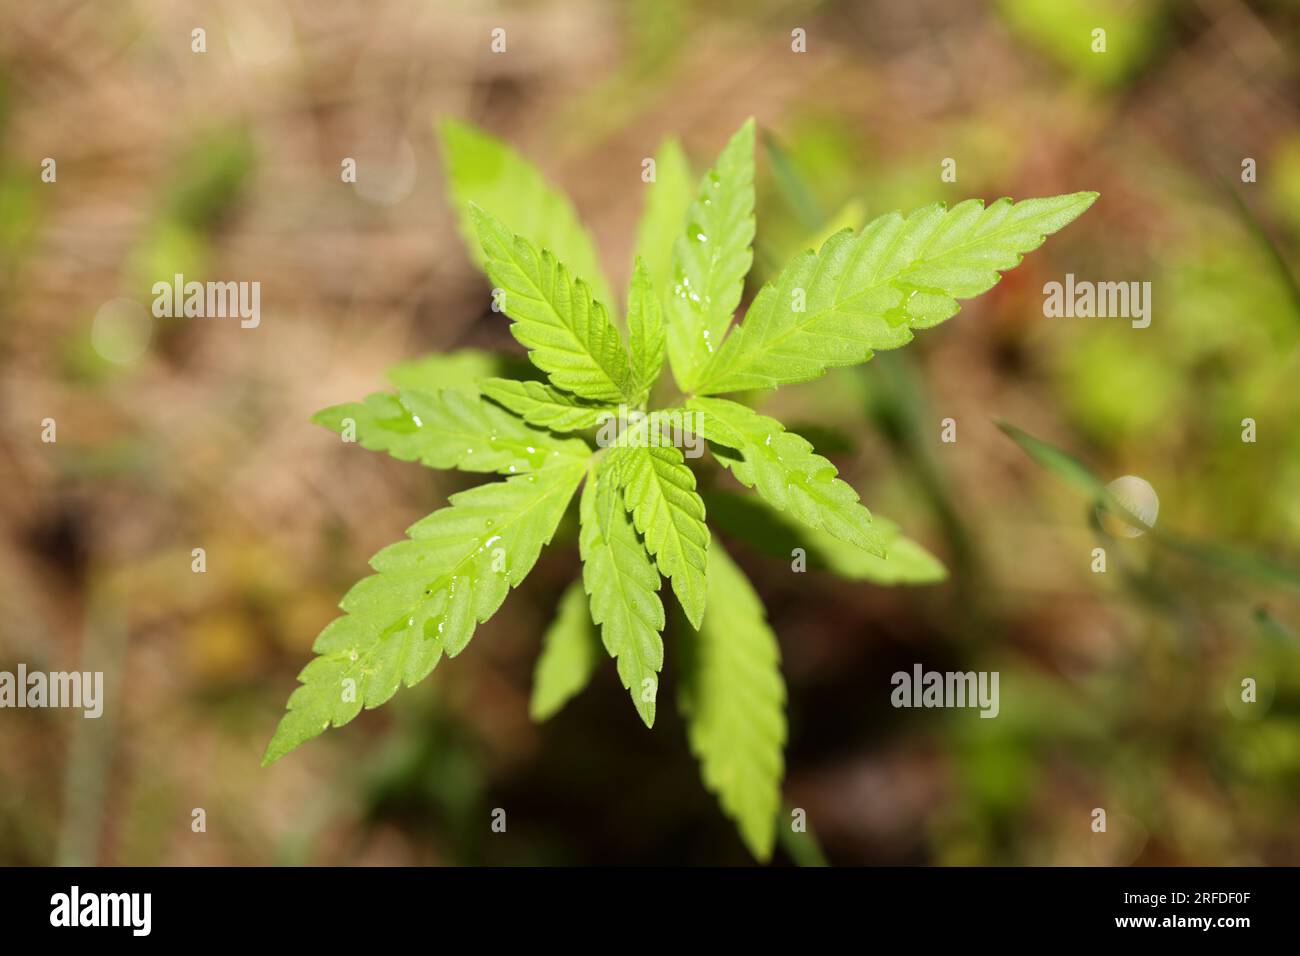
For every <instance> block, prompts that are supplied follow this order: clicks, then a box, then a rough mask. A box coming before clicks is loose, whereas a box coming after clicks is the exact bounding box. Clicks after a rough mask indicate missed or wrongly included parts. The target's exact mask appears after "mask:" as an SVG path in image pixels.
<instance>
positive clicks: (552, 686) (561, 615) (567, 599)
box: [528, 581, 600, 721]
mask: <svg viewBox="0 0 1300 956" xmlns="http://www.w3.org/2000/svg"><path fill="white" fill-rule="evenodd" d="M599 662H600V641H598V640H597V639H596V629H595V628H594V627H593V626H592V623H591V612H590V611H588V610H587V595H586V594H584V593H583V590H582V585H581V584H579V583H578V582H576V581H575V582H574V583H573V584H570V585H569V587H568V589H567V590H565V592H564V596H563V597H561V598H560V606H559V609H558V610H557V611H556V612H555V620H554V621H552V622H551V626H550V627H548V628H547V629H546V634H545V635H543V637H542V653H541V656H540V657H538V658H537V667H536V669H535V670H534V671H533V696H532V700H531V701H530V703H529V705H528V712H529V714H531V715H532V718H533V720H536V721H543V720H548V719H550V718H551V717H553V716H555V714H557V713H558V712H559V711H560V708H562V707H563V706H564V705H565V704H567V703H568V702H569V701H570V700H571V699H572V698H574V697H576V696H577V695H578V694H579V693H580V692H581V691H582V689H583V688H584V687H586V686H587V682H588V681H590V680H591V675H592V674H594V673H595V671H596V665H597V664H598V663H599Z"/></svg>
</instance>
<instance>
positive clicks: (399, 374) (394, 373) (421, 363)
mask: <svg viewBox="0 0 1300 956" xmlns="http://www.w3.org/2000/svg"><path fill="white" fill-rule="evenodd" d="M508 365H509V362H508V361H507V360H506V358H505V356H503V355H498V354H496V353H495V352H484V351H482V350H480V349H460V350H458V351H456V352H433V353H431V354H429V355H422V356H420V357H419V358H418V359H411V360H410V361H409V362H401V363H399V364H397V365H394V366H393V367H392V368H390V369H389V370H388V380H389V381H390V382H392V383H393V385H394V387H396V388H398V389H400V390H401V391H419V392H436V391H440V390H441V389H444V388H454V389H456V390H457V391H459V392H468V393H469V394H471V395H477V394H478V391H479V390H478V382H479V380H480V379H484V378H487V377H489V376H491V375H504V374H506V371H507V367H508Z"/></svg>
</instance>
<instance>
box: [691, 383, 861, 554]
mask: <svg viewBox="0 0 1300 956" xmlns="http://www.w3.org/2000/svg"><path fill="white" fill-rule="evenodd" d="M687 404H688V405H689V407H690V408H692V409H695V410H697V411H700V412H702V413H703V414H704V421H705V425H704V430H705V435H706V436H707V437H708V438H709V440H710V442H716V441H721V442H723V445H721V446H719V445H717V444H715V445H714V446H713V452H714V455H716V456H717V459H718V461H720V462H722V464H723V465H725V466H726V467H727V468H730V469H731V472H732V474H734V475H735V476H736V480H738V481H739V482H740V483H741V484H742V485H744V486H745V487H746V488H753V489H755V490H756V491H757V492H758V493H759V495H761V496H762V497H763V498H764V499H766V500H767V501H768V502H769V503H770V504H771V505H772V506H773V507H775V508H776V509H777V510H779V511H784V512H788V513H789V514H790V515H791V516H792V517H794V518H797V519H798V520H799V521H802V522H803V523H804V524H806V525H808V526H809V527H810V528H815V529H817V530H820V531H825V532H826V533H828V534H830V535H832V536H833V537H836V538H839V539H840V540H841V541H847V542H848V543H849V544H852V545H854V546H856V547H858V548H861V549H863V550H865V551H869V552H870V553H872V554H875V555H878V556H881V557H883V556H884V554H885V544H884V538H883V536H882V535H881V533H880V530H879V529H878V528H876V527H875V526H874V525H873V524H872V522H871V512H869V511H867V509H866V508H864V507H863V506H862V505H861V504H859V503H858V493H857V492H856V491H854V490H853V488H852V487H851V486H849V485H848V484H846V483H845V482H843V481H840V480H839V479H838V478H836V477H835V476H836V475H837V474H838V472H837V470H836V468H835V466H834V465H832V464H831V463H830V462H829V461H827V460H826V459H825V458H823V457H822V456H821V455H818V454H816V453H815V452H814V451H813V447H812V445H810V444H809V443H808V442H807V441H806V440H804V439H803V438H801V437H800V436H799V435H796V434H795V433H794V432H789V431H786V430H785V426H784V425H782V424H781V423H780V422H778V421H777V420H776V419H775V418H768V417H766V416H765V415H760V414H758V413H757V412H755V411H753V410H752V409H749V408H746V407H745V406H744V405H737V404H736V403H735V402H729V401H727V400H726V399H723V398H693V399H691V400H690V401H689V402H688V403H687ZM715 436H716V437H715Z"/></svg>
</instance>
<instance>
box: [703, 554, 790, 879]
mask: <svg viewBox="0 0 1300 956" xmlns="http://www.w3.org/2000/svg"><path fill="white" fill-rule="evenodd" d="M682 643H683V651H684V652H685V653H684V654H683V659H684V660H683V663H684V667H683V680H682V692H681V709H682V714H683V716H684V717H685V718H686V730H687V736H688V737H689V739H690V744H691V751H692V752H693V753H694V754H695V756H696V757H697V758H698V759H699V761H700V771H701V774H702V776H703V778H704V785H705V786H706V787H707V788H708V789H709V790H710V791H712V792H713V793H715V794H716V795H717V797H718V801H719V803H721V804H722V810H723V812H724V813H725V814H726V815H727V816H728V817H730V818H731V819H732V820H733V821H735V823H736V826H737V828H738V829H739V830H740V835H741V838H742V839H743V840H744V841H745V845H746V846H747V847H749V850H750V852H751V853H753V854H754V856H755V857H757V858H758V859H759V860H763V861H766V860H768V859H770V858H771V856H772V845H773V842H774V841H775V839H776V827H777V819H776V818H777V811H778V810H779V809H780V807H781V778H782V775H783V774H784V772H785V761H784V757H783V756H782V750H783V748H784V746H785V739H786V723H785V681H784V680H783V679H782V677H781V666H780V665H781V651H780V647H779V646H778V644H777V641H776V635H775V634H773V633H772V629H771V628H770V627H769V626H768V624H767V620H766V616H765V614H764V612H763V604H762V602H761V601H760V600H759V597H758V595H757V594H756V593H755V591H754V588H753V586H752V585H751V584H750V583H749V581H748V580H746V578H745V575H744V573H743V572H742V571H741V570H740V568H738V567H736V565H735V564H734V563H733V562H732V560H731V558H730V557H729V556H728V555H727V552H726V551H725V550H723V548H722V547H721V546H720V545H719V544H717V543H716V542H714V545H713V553H712V554H711V555H710V557H709V616H708V619H707V620H706V621H705V622H704V627H703V628H701V629H700V631H699V632H698V633H697V634H695V635H694V639H688V640H686V641H683V642H682Z"/></svg>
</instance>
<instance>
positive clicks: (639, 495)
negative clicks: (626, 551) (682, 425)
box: [606, 445, 709, 627]
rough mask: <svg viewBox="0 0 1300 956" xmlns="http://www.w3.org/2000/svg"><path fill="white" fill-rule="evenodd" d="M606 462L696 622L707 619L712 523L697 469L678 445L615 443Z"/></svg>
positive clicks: (638, 525) (684, 607) (663, 570)
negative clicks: (706, 514)
mask: <svg viewBox="0 0 1300 956" xmlns="http://www.w3.org/2000/svg"><path fill="white" fill-rule="evenodd" d="M606 468H608V469H609V472H610V474H611V475H612V476H613V478H614V480H615V481H616V482H617V483H618V486H619V487H620V488H621V489H622V490H623V502H624V504H625V505H626V506H627V509H628V510H629V511H630V512H632V521H633V523H634V524H635V525H636V529H637V530H638V531H640V532H641V534H642V535H644V536H645V546H646V548H647V550H649V552H650V553H651V554H652V555H654V558H655V562H656V563H657V564H658V565H659V570H660V572H661V573H662V574H664V575H665V576H666V577H668V578H669V579H670V580H671V581H672V583H673V593H675V594H676V595H677V600H678V601H679V602H680V603H681V605H682V610H684V611H685V612H686V617H687V618H688V619H689V620H690V622H691V624H692V625H693V626H695V627H699V626H700V622H701V621H703V619H704V604H705V595H706V587H705V579H704V571H705V567H706V565H707V561H708V550H709V528H708V526H707V525H706V524H705V523H704V501H703V500H702V499H701V498H700V496H699V494H697V493H696V491H695V475H694V474H693V473H692V472H691V470H690V469H689V468H688V467H686V462H685V459H684V458H683V457H682V453H681V451H680V450H679V449H677V448H672V447H664V448H648V447H643V446H626V445H625V446H620V447H616V448H611V449H610V450H609V454H608V457H607V459H606Z"/></svg>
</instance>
